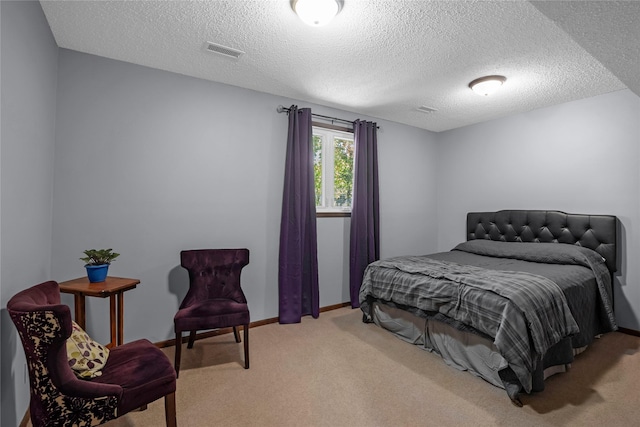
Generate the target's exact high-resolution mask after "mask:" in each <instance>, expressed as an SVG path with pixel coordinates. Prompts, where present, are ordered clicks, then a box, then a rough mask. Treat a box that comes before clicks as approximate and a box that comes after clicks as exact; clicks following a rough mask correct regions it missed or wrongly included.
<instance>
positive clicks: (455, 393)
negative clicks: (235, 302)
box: [105, 308, 640, 427]
mask: <svg viewBox="0 0 640 427" xmlns="http://www.w3.org/2000/svg"><path fill="white" fill-rule="evenodd" d="M639 348H640V337H635V336H631V335H626V334H622V333H618V332H614V333H609V334H606V335H605V336H603V337H602V338H601V339H599V340H596V342H595V343H594V344H593V345H592V346H591V347H590V348H589V349H587V351H586V352H584V353H583V354H581V355H579V356H577V358H576V360H575V361H574V363H573V365H572V367H571V369H570V370H569V371H568V372H566V373H562V374H558V375H554V376H553V377H551V378H549V379H548V380H547V381H546V383H545V385H546V388H545V390H544V391H543V392H540V393H535V394H532V395H523V396H522V402H523V404H524V407H522V408H518V407H516V406H514V405H513V404H512V403H511V401H510V400H509V398H508V397H507V394H506V392H505V391H504V390H502V389H499V388H497V387H494V386H492V385H491V384H489V383H487V382H485V381H484V380H482V379H480V378H477V377H475V376H473V375H471V374H469V373H468V372H462V371H458V370H456V369H454V368H451V367H449V366H447V365H446V364H445V363H444V362H443V361H442V359H441V358H440V357H439V356H438V355H436V354H432V353H429V352H426V351H424V350H421V349H420V348H418V347H417V346H414V345H411V344H407V343H405V342H403V341H401V340H399V339H397V338H395V337H394V336H392V335H391V334H390V333H389V332H387V331H384V330H382V329H381V328H379V327H377V326H375V325H373V324H364V323H362V321H361V312H360V310H352V309H350V308H341V309H337V310H332V311H327V312H324V313H321V315H320V318H318V319H313V318H311V317H305V318H304V319H303V320H302V323H299V324H294V325H279V324H269V325H265V326H260V327H256V328H252V329H251V330H250V351H251V368H250V369H248V370H245V369H243V359H242V357H243V356H242V355H243V352H242V345H241V344H236V343H235V341H234V340H233V336H232V335H231V334H227V335H220V336H216V337H212V338H207V339H203V340H199V341H196V343H195V345H194V347H193V349H190V350H187V349H186V344H185V345H184V348H183V351H182V367H181V370H180V378H179V379H178V385H177V392H176V407H177V419H178V426H180V427H206V426H229V427H232V426H261V427H268V426H278V427H280V426H284V427H286V426H296V427H298V426H338V427H340V426H356V427H359V426H363V427H364V426H510V427H511V426H536V427H539V426H601V425H607V426H613V427H618V426H620V427H623V426H634V425H640V352H639V351H638V349H639ZM164 351H165V353H166V354H167V356H168V357H169V358H170V360H171V361H173V356H174V347H168V348H165V349H164ZM163 425H164V400H162V399H161V400H158V401H156V402H154V403H152V404H150V405H149V407H148V409H147V410H145V411H141V412H134V413H130V414H128V415H126V416H124V417H122V418H119V419H116V420H113V421H111V422H109V423H107V424H105V426H108V427H133V426H136V427H137V426H153V427H157V426H163Z"/></svg>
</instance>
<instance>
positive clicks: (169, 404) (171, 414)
mask: <svg viewBox="0 0 640 427" xmlns="http://www.w3.org/2000/svg"><path fill="white" fill-rule="evenodd" d="M164 418H165V421H166V423H167V427H177V423H176V393H175V392H173V393H171V394H167V395H166V396H165V397H164Z"/></svg>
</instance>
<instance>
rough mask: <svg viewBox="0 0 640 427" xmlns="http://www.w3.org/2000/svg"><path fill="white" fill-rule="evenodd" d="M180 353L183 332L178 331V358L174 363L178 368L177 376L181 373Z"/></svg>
mask: <svg viewBox="0 0 640 427" xmlns="http://www.w3.org/2000/svg"><path fill="white" fill-rule="evenodd" d="M180 353H182V332H176V358H175V362H174V364H173V366H174V368H175V369H176V378H178V376H179V375H180Z"/></svg>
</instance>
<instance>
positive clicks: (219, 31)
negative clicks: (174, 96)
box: [41, 0, 640, 131]
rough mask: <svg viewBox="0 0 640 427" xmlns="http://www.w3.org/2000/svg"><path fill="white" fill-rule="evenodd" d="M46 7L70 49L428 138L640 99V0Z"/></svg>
mask: <svg viewBox="0 0 640 427" xmlns="http://www.w3.org/2000/svg"><path fill="white" fill-rule="evenodd" d="M41 4H42V8H43V10H44V12H45V15H46V18H47V20H48V22H49V25H50V26H51V30H52V32H53V35H54V37H55V39H56V42H57V43H58V46H60V47H63V48H67V49H72V50H77V51H80V52H86V53H91V54H94V55H99V56H104V57H107V58H113V59H117V60H121V61H127V62H131V63H135V64H141V65H145V66H148V67H153V68H158V69H162V70H167V71H172V72H176V73H180V74H185V75H189V76H194V77H199V78H202V79H207V80H212V81H216V82H222V83H226V84H230V85H235V86H240V87H244V88H249V89H254V90H257V91H261V92H267V93H271V94H275V95H280V96H284V97H289V98H294V99H297V100H301V101H306V102H310V103H315V104H320V105H325V106H329V107H335V108H338V109H342V110H347V111H352V112H355V113H360V114H366V115H369V116H373V117H378V118H382V119H386V120H391V121H395V122H399V123H405V124H408V125H412V126H416V127H419V128H423V129H428V130H431V131H444V130H448V129H453V128H457V127H461V126H465V125H469V124H472V123H478V122H482V121H486V120H490V119H493V118H498V117H501V116H505V115H509V114H513V113H517V112H523V111H528V110H532V109H536V108H541V107H545V106H549V105H554V104H559V103H563V102H567V101H572V100H576V99H581V98H586V97H591V96H595V95H599V94H602V93H607V92H612V91H616V90H620V89H625V88H627V87H628V88H629V89H631V90H632V91H634V92H635V93H636V94H638V95H639V96H640V54H639V50H640V2H637V1H626V2H625V1H602V2H596V1H569V2H556V1H553V2H539V1H536V2H526V1H508V2H507V1H426V0H423V1H407V0H344V6H343V9H342V11H341V12H340V13H339V14H338V16H337V17H336V18H335V19H334V20H333V21H332V22H331V23H329V24H328V25H326V26H324V27H309V26H307V25H305V24H303V23H302V22H301V21H300V20H299V19H298V18H297V16H296V15H295V14H294V12H293V11H292V9H291V6H290V1H289V0H245V1H239V0H235V1H233V0H230V1H60V0H55V1H41ZM206 42H214V43H218V44H221V45H224V46H228V47H231V48H234V49H239V50H241V51H244V52H246V53H245V54H244V55H243V56H241V57H240V58H239V59H231V58H228V57H224V56H219V55H216V54H212V53H210V52H207V51H206ZM488 74H502V75H504V76H506V77H507V79H508V80H507V82H506V83H505V85H504V87H503V89H502V90H501V91H500V92H499V93H497V94H495V95H493V96H490V97H481V96H478V95H476V94H475V93H473V92H471V91H470V90H469V88H468V87H467V84H468V83H469V82H470V81H471V80H473V79H475V78H477V77H481V76H484V75H488ZM420 106H426V107H430V108H433V109H435V110H437V111H435V112H431V113H423V112H420V111H417V108H418V107H420ZM275 108H276V106H275V105H274V110H275Z"/></svg>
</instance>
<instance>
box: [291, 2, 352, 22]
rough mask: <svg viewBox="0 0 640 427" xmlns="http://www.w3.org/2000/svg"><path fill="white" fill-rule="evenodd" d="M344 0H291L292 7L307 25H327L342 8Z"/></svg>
mask: <svg viewBox="0 0 640 427" xmlns="http://www.w3.org/2000/svg"><path fill="white" fill-rule="evenodd" d="M342 3H343V1H342V0H291V8H292V9H293V10H294V12H296V13H297V14H298V17H300V19H301V20H302V22H304V23H305V24H307V25H311V26H312V27H321V26H323V25H326V24H328V23H329V21H331V20H332V19H333V17H334V16H336V15H337V14H338V12H340V9H342Z"/></svg>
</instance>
